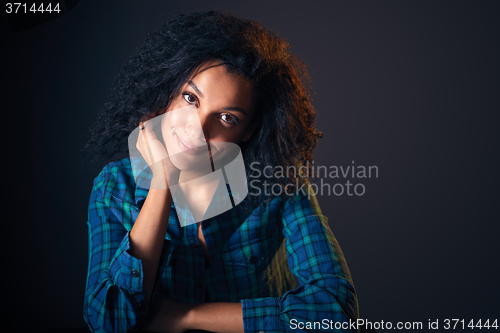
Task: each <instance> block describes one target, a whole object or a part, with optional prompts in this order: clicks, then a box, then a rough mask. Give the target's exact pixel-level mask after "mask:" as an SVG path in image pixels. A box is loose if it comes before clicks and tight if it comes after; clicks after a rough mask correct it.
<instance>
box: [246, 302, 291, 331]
mask: <svg viewBox="0 0 500 333" xmlns="http://www.w3.org/2000/svg"><path fill="white" fill-rule="evenodd" d="M279 300H280V299H279V297H265V298H253V299H242V300H241V306H242V310H243V329H244V331H245V333H253V332H255V333H273V332H282V327H281V325H280V318H279V313H280V311H279V309H280V303H279Z"/></svg>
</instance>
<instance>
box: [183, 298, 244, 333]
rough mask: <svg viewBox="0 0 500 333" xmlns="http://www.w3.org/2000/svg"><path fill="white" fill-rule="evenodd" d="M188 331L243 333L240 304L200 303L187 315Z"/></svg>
mask: <svg viewBox="0 0 500 333" xmlns="http://www.w3.org/2000/svg"><path fill="white" fill-rule="evenodd" d="M187 321H188V326H189V329H194V330H205V331H210V332H218V333H225V332H228V333H236V332H243V313H242V307H241V303H202V304H196V305H194V306H193V307H192V308H191V310H190V311H189V313H188V320H187Z"/></svg>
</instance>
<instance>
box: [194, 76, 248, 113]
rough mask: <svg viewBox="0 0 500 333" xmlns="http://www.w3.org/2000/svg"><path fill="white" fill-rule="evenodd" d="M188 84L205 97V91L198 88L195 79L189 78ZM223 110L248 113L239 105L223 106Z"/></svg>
mask: <svg viewBox="0 0 500 333" xmlns="http://www.w3.org/2000/svg"><path fill="white" fill-rule="evenodd" d="M188 84H189V85H190V86H191V87H192V88H193V89H194V91H196V93H197V94H198V95H200V97H202V98H203V97H204V96H203V93H202V92H201V91H200V89H198V87H197V86H196V84H194V82H193V81H191V80H189V81H188ZM222 110H224V111H236V112H241V113H243V114H244V115H245V116H246V115H247V113H246V111H245V109H243V108H240V107H238V106H230V107H227V108H222Z"/></svg>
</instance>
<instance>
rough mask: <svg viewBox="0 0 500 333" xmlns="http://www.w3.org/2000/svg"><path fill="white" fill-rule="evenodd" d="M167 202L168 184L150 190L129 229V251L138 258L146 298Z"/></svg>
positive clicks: (166, 216) (161, 238)
mask: <svg viewBox="0 0 500 333" xmlns="http://www.w3.org/2000/svg"><path fill="white" fill-rule="evenodd" d="M171 205H172V196H171V194H170V191H169V190H168V187H167V189H154V188H152V189H150V191H149V193H148V196H147V198H146V201H145V202H144V205H143V206H142V208H141V211H140V213H139V215H138V217H137V219H136V221H135V223H134V226H133V227H132V230H131V231H130V250H129V253H130V254H131V255H132V256H134V257H136V258H138V259H141V260H142V265H143V280H144V282H143V283H144V291H145V292H146V296H147V299H148V301H149V300H150V298H151V294H152V292H153V289H154V283H155V277H156V271H157V269H158V263H159V261H160V256H161V250H162V247H163V242H164V238H165V233H166V232H167V227H168V219H169V215H170V208H171Z"/></svg>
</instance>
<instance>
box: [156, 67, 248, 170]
mask: <svg viewBox="0 0 500 333" xmlns="http://www.w3.org/2000/svg"><path fill="white" fill-rule="evenodd" d="M254 111H255V110H254V109H253V105H252V86H251V84H250V82H249V81H248V80H246V79H245V78H243V77H241V76H238V75H236V74H233V73H228V72H227V70H226V67H225V65H220V62H215V61H211V62H207V63H205V64H204V65H202V66H200V68H199V69H198V70H197V71H196V72H195V73H194V75H193V76H192V77H191V78H190V80H189V81H188V82H187V83H186V84H185V85H184V86H183V87H182V88H181V90H180V93H179V94H178V95H177V96H175V97H174V99H173V100H172V103H171V104H170V106H169V108H168V109H167V112H166V113H165V114H163V119H162V125H161V128H162V135H163V140H164V142H165V145H166V147H167V150H168V154H169V156H170V159H171V160H172V163H173V164H174V165H175V166H176V167H177V168H179V169H180V170H196V169H201V168H208V167H210V166H211V163H213V164H215V163H216V161H220V160H223V159H224V157H225V156H229V155H232V154H231V151H234V150H235V149H236V147H238V146H237V144H238V143H240V142H242V141H247V140H248V139H249V138H250V136H251V135H252V130H251V128H250V126H249V125H250V122H251V120H252V117H253V114H254ZM238 151H239V150H238Z"/></svg>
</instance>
